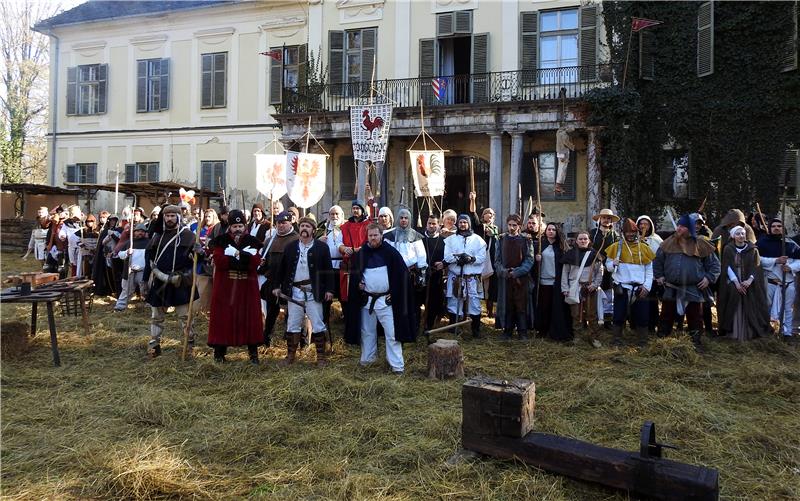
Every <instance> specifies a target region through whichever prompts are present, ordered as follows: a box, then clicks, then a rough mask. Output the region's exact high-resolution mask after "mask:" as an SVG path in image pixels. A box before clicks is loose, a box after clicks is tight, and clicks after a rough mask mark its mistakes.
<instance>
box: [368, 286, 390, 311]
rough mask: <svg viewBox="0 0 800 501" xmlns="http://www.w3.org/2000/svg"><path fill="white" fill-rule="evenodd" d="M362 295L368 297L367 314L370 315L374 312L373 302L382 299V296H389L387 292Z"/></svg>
mask: <svg viewBox="0 0 800 501" xmlns="http://www.w3.org/2000/svg"><path fill="white" fill-rule="evenodd" d="M364 294H366V295H367V296H369V314H370V315H372V313H373V312H374V311H375V302H376V301H377V300H378V299H380V298H382V297H383V296H388V295H389V291H386V292H377V293H373V292H364Z"/></svg>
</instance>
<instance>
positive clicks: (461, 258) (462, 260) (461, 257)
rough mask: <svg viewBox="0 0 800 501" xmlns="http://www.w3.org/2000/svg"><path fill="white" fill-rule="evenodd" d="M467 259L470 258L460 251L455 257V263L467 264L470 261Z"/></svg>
mask: <svg viewBox="0 0 800 501" xmlns="http://www.w3.org/2000/svg"><path fill="white" fill-rule="evenodd" d="M469 259H470V257H469V256H468V255H466V254H464V253H461V254H459V255H458V257H457V258H456V264H457V265H459V266H464V265H465V264H469V263H470V260H469Z"/></svg>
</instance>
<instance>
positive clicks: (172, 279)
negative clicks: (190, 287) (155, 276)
mask: <svg viewBox="0 0 800 501" xmlns="http://www.w3.org/2000/svg"><path fill="white" fill-rule="evenodd" d="M182 279H183V277H182V276H181V274H180V273H173V274H171V275H170V276H169V283H170V284H171V285H172V286H173V287H178V286H179V285H180V284H181V280H182Z"/></svg>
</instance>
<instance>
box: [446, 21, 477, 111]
mask: <svg viewBox="0 0 800 501" xmlns="http://www.w3.org/2000/svg"><path fill="white" fill-rule="evenodd" d="M471 71H472V37H470V36H466V37H450V38H440V39H439V75H441V76H443V77H447V78H446V80H447V90H446V92H445V99H443V100H442V104H462V103H469V89H470V72H471Z"/></svg>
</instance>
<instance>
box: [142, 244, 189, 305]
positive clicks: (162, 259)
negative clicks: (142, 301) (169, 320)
mask: <svg viewBox="0 0 800 501" xmlns="http://www.w3.org/2000/svg"><path fill="white" fill-rule="evenodd" d="M193 247H194V234H193V233H192V232H191V231H190V230H189V228H183V229H180V230H179V229H172V230H166V231H164V233H156V234H154V235H153V238H152V239H150V243H149V244H148V246H147V252H146V253H145V260H146V262H145V274H144V280H148V279H149V277H150V274H151V270H152V266H153V264H154V263H155V266H156V267H157V268H158V269H159V270H160V271H161V272H163V273H166V274H168V275H169V274H171V273H180V274H181V275H182V277H183V278H182V280H181V283H179V284H178V285H177V286H174V285H172V284H171V283H165V282H162V281H161V280H159V279H158V278H156V277H155V276H154V277H153V280H152V284H151V285H150V290H149V292H148V293H147V303H148V304H149V305H150V306H153V307H168V306H179V305H183V304H188V303H189V295H190V293H191V292H190V289H191V282H192V249H193Z"/></svg>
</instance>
